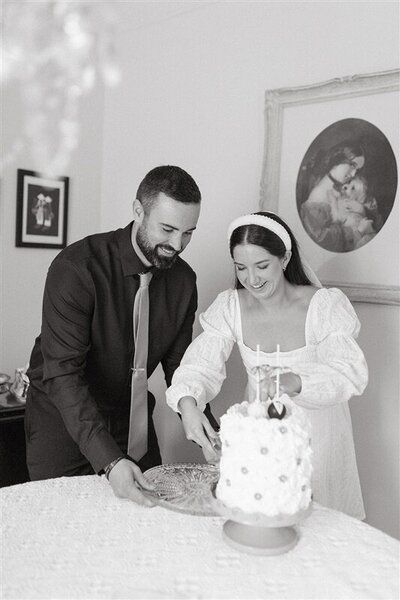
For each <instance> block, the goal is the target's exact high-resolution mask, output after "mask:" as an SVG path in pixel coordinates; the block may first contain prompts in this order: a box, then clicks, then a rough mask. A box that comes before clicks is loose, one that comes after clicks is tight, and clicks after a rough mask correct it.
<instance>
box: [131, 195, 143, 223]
mask: <svg viewBox="0 0 400 600" xmlns="http://www.w3.org/2000/svg"><path fill="white" fill-rule="evenodd" d="M133 218H134V220H135V221H136V223H138V224H139V225H141V224H142V222H143V219H144V208H143V204H142V203H141V202H140V200H138V199H137V198H135V200H134V201H133Z"/></svg>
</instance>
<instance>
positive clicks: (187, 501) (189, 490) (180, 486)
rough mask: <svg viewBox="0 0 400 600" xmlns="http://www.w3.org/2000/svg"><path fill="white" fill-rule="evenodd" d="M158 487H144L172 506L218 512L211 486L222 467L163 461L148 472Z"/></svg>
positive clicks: (161, 503)
mask: <svg viewBox="0 0 400 600" xmlns="http://www.w3.org/2000/svg"><path fill="white" fill-rule="evenodd" d="M145 476H146V478H147V479H148V480H149V481H150V482H151V483H153V484H154V486H155V488H154V491H152V492H148V491H146V490H144V491H143V490H142V491H143V493H145V494H146V496H148V497H150V498H151V499H152V500H153V501H154V502H155V503H156V504H158V505H159V506H163V507H165V508H168V509H169V510H174V511H178V512H181V513H187V514H190V515H201V516H204V517H211V516H215V515H216V514H217V513H216V511H215V509H214V507H213V504H212V495H211V489H212V487H213V486H215V484H216V483H217V481H218V477H219V469H218V467H217V466H215V465H210V464H192V463H177V464H167V465H159V466H157V467H153V468H152V469H149V470H148V471H146V472H145Z"/></svg>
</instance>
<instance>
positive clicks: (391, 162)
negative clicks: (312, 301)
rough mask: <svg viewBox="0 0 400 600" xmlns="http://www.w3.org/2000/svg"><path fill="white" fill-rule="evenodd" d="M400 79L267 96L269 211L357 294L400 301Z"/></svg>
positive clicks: (382, 76) (327, 277) (326, 278)
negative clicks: (399, 162)
mask: <svg viewBox="0 0 400 600" xmlns="http://www.w3.org/2000/svg"><path fill="white" fill-rule="evenodd" d="M399 81H400V71H399V70H393V71H385V72H381V73H373V74H367V75H354V76H349V77H343V78H340V79H333V80H330V81H326V82H324V83H318V84H314V85H308V86H304V87H293V88H280V89H274V90H267V92H266V96H265V146H264V163H263V171H262V179H261V200H260V206H261V210H270V211H273V212H276V213H278V214H279V215H280V216H281V217H282V218H283V219H285V220H286V221H287V222H288V224H289V225H290V227H291V229H292V230H293V232H294V234H295V236H296V239H297V240H298V242H299V244H300V246H301V248H302V250H303V252H304V254H305V255H306V257H307V258H308V260H309V262H310V263H311V265H312V266H313V268H314V270H315V271H316V272H317V274H318V276H319V278H320V280H321V281H322V282H323V284H324V285H327V286H336V287H339V288H342V289H343V291H344V292H345V293H346V294H347V295H348V296H349V297H350V299H352V300H354V301H361V302H377V303H383V304H399V303H400V243H399V240H400V235H399V233H400V232H399V223H400V209H399V201H398V198H397V189H398V161H399V132H400V128H399V110H398V107H399Z"/></svg>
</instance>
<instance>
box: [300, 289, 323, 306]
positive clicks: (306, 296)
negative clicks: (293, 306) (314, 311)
mask: <svg viewBox="0 0 400 600" xmlns="http://www.w3.org/2000/svg"><path fill="white" fill-rule="evenodd" d="M320 289H321V288H317V287H315V286H313V285H296V286H294V289H293V293H294V298H295V301H296V303H297V304H300V305H303V306H304V307H306V308H307V307H308V305H309V304H310V302H311V300H312V299H313V297H314V295H315V294H317V292H318V291H319V290H320Z"/></svg>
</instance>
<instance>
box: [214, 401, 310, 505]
mask: <svg viewBox="0 0 400 600" xmlns="http://www.w3.org/2000/svg"><path fill="white" fill-rule="evenodd" d="M279 400H280V403H281V404H282V405H283V406H284V407H285V409H286V410H285V411H284V412H283V413H282V411H281V415H280V417H279V416H278V418H276V416H273V417H271V416H270V415H271V414H272V415H274V413H275V411H271V410H270V407H271V402H256V403H254V402H253V403H249V402H247V401H245V402H242V403H241V404H235V405H233V406H231V407H230V408H229V409H228V411H227V413H226V414H225V415H223V416H222V417H221V429H220V436H221V460H220V477H219V481H218V484H217V487H216V492H215V494H216V497H217V499H218V500H219V501H220V502H222V503H223V504H224V505H225V506H226V507H228V508H231V509H240V511H243V512H244V513H248V514H262V515H265V516H266V517H275V516H278V515H295V514H296V513H299V512H301V511H304V510H306V509H307V508H308V507H309V505H310V502H311V494H312V491H311V474H312V462H311V456H312V450H311V446H310V424H309V421H308V419H307V417H306V415H305V413H304V411H303V410H302V409H301V408H300V407H298V406H296V405H295V403H294V402H293V401H292V400H291V399H290V398H289V396H287V395H283V396H281V397H280V399H279Z"/></svg>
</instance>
